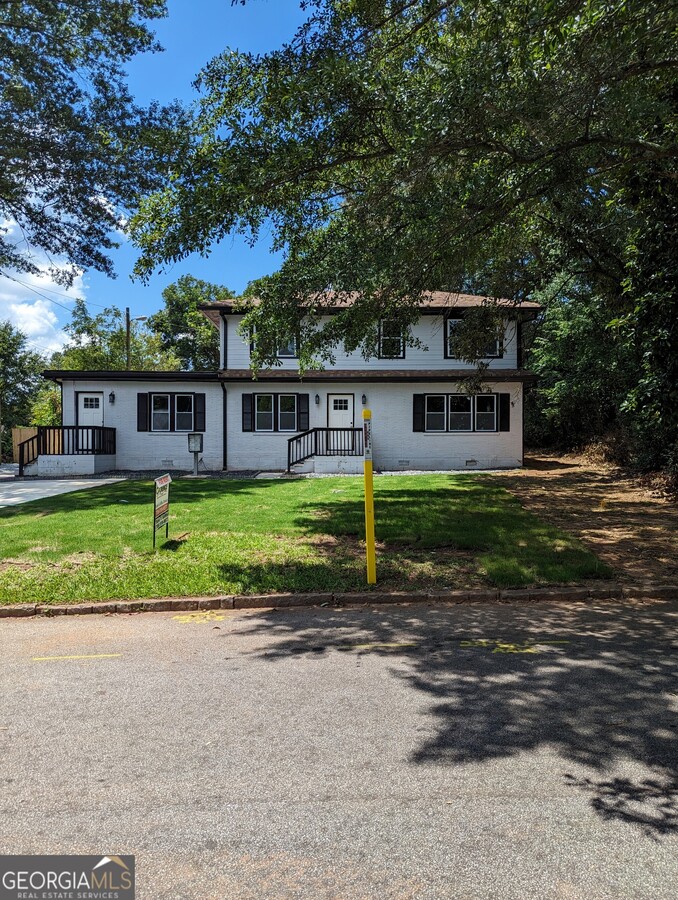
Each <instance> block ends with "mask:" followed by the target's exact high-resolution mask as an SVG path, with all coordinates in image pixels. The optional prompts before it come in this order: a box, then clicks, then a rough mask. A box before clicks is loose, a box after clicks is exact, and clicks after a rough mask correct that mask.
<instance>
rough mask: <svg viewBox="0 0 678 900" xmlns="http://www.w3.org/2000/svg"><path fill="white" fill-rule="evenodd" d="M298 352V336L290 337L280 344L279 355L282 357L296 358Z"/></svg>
mask: <svg viewBox="0 0 678 900" xmlns="http://www.w3.org/2000/svg"><path fill="white" fill-rule="evenodd" d="M297 354H298V350H297V339H296V337H293V338H290V339H289V340H288V341H286V342H284V343H282V344H280V345H279V346H278V356H279V357H280V359H296V358H297Z"/></svg>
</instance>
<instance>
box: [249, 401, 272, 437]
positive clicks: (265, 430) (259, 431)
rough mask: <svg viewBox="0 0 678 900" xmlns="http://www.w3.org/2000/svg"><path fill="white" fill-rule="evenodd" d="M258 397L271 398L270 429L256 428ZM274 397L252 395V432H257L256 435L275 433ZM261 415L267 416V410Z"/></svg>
mask: <svg viewBox="0 0 678 900" xmlns="http://www.w3.org/2000/svg"><path fill="white" fill-rule="evenodd" d="M259 397H270V398H271V411H270V416H271V427H270V428H259V426H258V422H257V417H258V416H259V410H258V404H259ZM275 397H276V395H275V394H255V395H254V410H253V413H254V430H255V431H256V432H257V434H273V433H274V431H275V402H276V401H275ZM262 415H269V412H268V410H264V412H263V413H262Z"/></svg>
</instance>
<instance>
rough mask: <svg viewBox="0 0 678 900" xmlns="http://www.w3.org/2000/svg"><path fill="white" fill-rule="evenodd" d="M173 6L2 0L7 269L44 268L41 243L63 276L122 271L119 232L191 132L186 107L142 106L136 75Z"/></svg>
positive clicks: (0, 159) (155, 0) (0, 152)
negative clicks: (158, 22)
mask: <svg viewBox="0 0 678 900" xmlns="http://www.w3.org/2000/svg"><path fill="white" fill-rule="evenodd" d="M163 15H165V0H125V2H124V3H122V2H120V0H0V59H2V66H1V68H0V273H2V274H7V273H8V271H9V272H11V271H12V270H15V271H17V270H18V271H20V272H37V271H38V269H39V265H38V263H39V261H40V260H41V259H42V258H43V257H42V255H36V254H35V250H36V249H37V250H41V251H43V253H46V254H47V256H48V258H49V259H50V260H52V261H53V263H54V265H53V268H52V271H51V274H52V276H53V277H54V278H55V279H57V280H58V281H60V282H62V283H65V284H68V283H69V281H72V278H73V276H74V274H75V272H76V271H77V270H78V268H82V269H85V268H90V267H93V268H96V269H99V270H101V271H103V272H106V273H108V274H112V267H111V263H110V260H109V258H108V256H107V250H109V249H111V248H112V247H113V246H115V239H114V237H113V236H112V232H114V231H115V229H117V228H120V227H121V225H122V224H123V223H124V216H125V215H126V214H128V213H129V211H130V210H131V209H132V208H133V207H134V206H135V204H136V199H137V196H138V195H139V194H140V193H144V192H148V191H150V190H152V189H153V188H154V187H157V186H158V185H159V181H158V177H157V176H158V172H159V171H160V170H162V171H163V172H165V171H166V169H167V165H168V164H169V162H170V160H171V159H172V158H174V157H175V156H176V154H177V153H178V152H180V149H181V144H180V139H179V136H180V134H182V133H185V132H184V131H183V130H181V129H179V128H178V125H179V124H180V122H181V120H182V114H181V112H180V110H179V108H178V107H177V106H172V107H168V108H164V109H163V108H160V107H159V106H157V105H156V106H153V107H151V108H150V109H142V108H140V107H138V106H137V105H135V103H134V102H133V99H132V97H131V95H130V93H129V91H128V89H127V86H126V83H125V75H124V65H125V63H126V62H127V61H128V60H129V59H130V58H131V57H132V56H133V55H134V54H136V53H139V52H142V51H147V50H150V51H153V50H157V49H159V47H158V45H157V44H156V42H155V40H154V37H153V34H152V32H151V31H149V29H148V27H147V25H146V21H147V20H153V19H157V18H159V17H161V16H163ZM12 223H16V225H17V226H18V232H19V236H18V237H17V228H10V227H9V226H10V225H11V224H12ZM64 260H65V261H66V265H63V261H64Z"/></svg>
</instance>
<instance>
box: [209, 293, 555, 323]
mask: <svg viewBox="0 0 678 900" xmlns="http://www.w3.org/2000/svg"><path fill="white" fill-rule="evenodd" d="M317 296H318V299H319V304H320V306H322V308H323V312H327V313H337V312H341V311H342V310H345V309H348V307H350V306H352V305H353V304H354V303H355V301H356V300H357V298H358V297H360V296H361V294H360V293H359V292H358V291H347V292H339V291H323V292H322V293H320V294H318V295H317ZM260 302H261V301H259V300H258V299H257V298H256V297H253V298H251V299H249V300H220V301H217V302H214V303H201V304H199V305H198V309H199V310H200V311H201V312H202V314H203V315H204V316H206V317H207V318H208V319H209V320H210V321H211V322H212V323H213V324H214V325H218V324H219V318H220V316H222V315H231V314H233V313H242V312H245V311H246V310H247V308H248V307H251V306H258V305H259V303H260ZM484 305H495V306H505V307H506V308H507V310H525V311H531V312H533V313H536V312H538V311H539V310H540V309H542V306H541V304H539V303H535V302H534V301H532V300H523V301H521V302H520V303H514V302H513V301H511V300H506V299H504V298H500V297H481V296H478V295H476V294H460V293H458V292H456V291H427V292H426V293H425V294H424V299H423V300H422V302H421V303H420V304H419V306H420V309H421V311H422V314H423V315H442V314H443V313H444V312H446V311H447V310H452V309H472V308H473V307H477V306H484Z"/></svg>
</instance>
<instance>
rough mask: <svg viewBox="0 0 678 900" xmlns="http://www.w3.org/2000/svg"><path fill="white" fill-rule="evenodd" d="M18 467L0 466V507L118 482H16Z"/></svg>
mask: <svg viewBox="0 0 678 900" xmlns="http://www.w3.org/2000/svg"><path fill="white" fill-rule="evenodd" d="M18 474H19V466H18V465H16V464H14V463H6V464H3V465H2V466H0V507H3V506H16V505H17V504H19V503H27V502H28V501H29V500H43V499H45V498H46V497H55V496H56V495H57V494H69V493H71V491H84V490H86V489H87V488H92V487H98V486H99V485H102V484H111V483H112V482H114V481H120V479H119V478H54V479H52V478H49V479H48V478H34V479H33V478H31V479H28V478H26V479H23V478H22V479H21V480H18V478H17V476H18Z"/></svg>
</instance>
